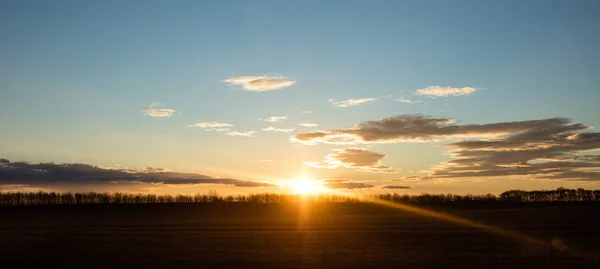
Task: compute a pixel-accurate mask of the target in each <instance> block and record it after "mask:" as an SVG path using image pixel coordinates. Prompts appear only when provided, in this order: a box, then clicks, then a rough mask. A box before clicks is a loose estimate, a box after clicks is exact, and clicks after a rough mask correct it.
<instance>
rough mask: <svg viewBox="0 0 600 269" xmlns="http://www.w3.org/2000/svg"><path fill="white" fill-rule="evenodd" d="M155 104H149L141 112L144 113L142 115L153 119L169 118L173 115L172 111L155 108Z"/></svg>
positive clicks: (173, 111)
mask: <svg viewBox="0 0 600 269" xmlns="http://www.w3.org/2000/svg"><path fill="white" fill-rule="evenodd" d="M156 106H157V105H156V104H151V105H149V106H148V107H146V108H145V109H144V110H142V113H144V115H147V116H150V117H155V118H161V117H171V116H172V115H173V113H175V110H174V109H170V108H156Z"/></svg>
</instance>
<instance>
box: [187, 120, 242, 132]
mask: <svg viewBox="0 0 600 269" xmlns="http://www.w3.org/2000/svg"><path fill="white" fill-rule="evenodd" d="M232 126H233V124H229V123H224V122H217V121H206V122H198V123H196V124H190V125H188V127H198V128H202V129H206V130H209V131H217V132H223V131H226V130H229V129H228V128H226V127H232Z"/></svg>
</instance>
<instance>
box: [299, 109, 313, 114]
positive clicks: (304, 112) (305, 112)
mask: <svg viewBox="0 0 600 269" xmlns="http://www.w3.org/2000/svg"><path fill="white" fill-rule="evenodd" d="M300 113H302V114H310V113H312V111H310V110H302V111H300Z"/></svg>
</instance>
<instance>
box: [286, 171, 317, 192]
mask: <svg viewBox="0 0 600 269" xmlns="http://www.w3.org/2000/svg"><path fill="white" fill-rule="evenodd" d="M288 186H289V187H290V188H291V191H292V192H293V193H295V194H301V195H308V194H318V193H321V192H323V191H324V190H325V187H323V182H321V181H320V180H314V179H310V178H308V177H306V176H299V177H298V178H296V179H294V180H290V181H289V183H288Z"/></svg>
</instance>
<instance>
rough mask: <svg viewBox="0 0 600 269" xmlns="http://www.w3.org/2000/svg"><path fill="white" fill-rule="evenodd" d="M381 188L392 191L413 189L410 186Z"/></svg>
mask: <svg viewBox="0 0 600 269" xmlns="http://www.w3.org/2000/svg"><path fill="white" fill-rule="evenodd" d="M381 188H382V189H390V190H409V189H412V188H411V187H409V186H398V185H390V186H383V187H381Z"/></svg>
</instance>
